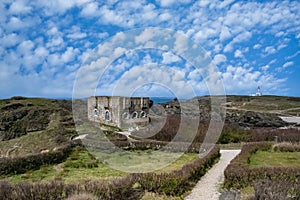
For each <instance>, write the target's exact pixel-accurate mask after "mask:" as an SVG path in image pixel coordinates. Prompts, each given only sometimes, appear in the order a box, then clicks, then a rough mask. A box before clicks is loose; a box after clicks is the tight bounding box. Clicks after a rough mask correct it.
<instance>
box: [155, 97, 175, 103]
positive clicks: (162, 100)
mask: <svg viewBox="0 0 300 200" xmlns="http://www.w3.org/2000/svg"><path fill="white" fill-rule="evenodd" d="M174 98H175V97H150V99H151V100H152V101H153V102H154V103H155V104H158V103H166V102H169V101H172V100H173V99H174Z"/></svg>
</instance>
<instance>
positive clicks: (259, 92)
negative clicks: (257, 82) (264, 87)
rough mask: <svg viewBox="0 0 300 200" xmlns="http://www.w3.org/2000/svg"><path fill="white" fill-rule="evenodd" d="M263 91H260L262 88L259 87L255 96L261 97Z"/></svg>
mask: <svg viewBox="0 0 300 200" xmlns="http://www.w3.org/2000/svg"><path fill="white" fill-rule="evenodd" d="M261 95H262V94H261V91H260V86H258V87H257V92H256V94H255V96H261Z"/></svg>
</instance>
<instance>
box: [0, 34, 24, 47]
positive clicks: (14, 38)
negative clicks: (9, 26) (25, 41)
mask: <svg viewBox="0 0 300 200" xmlns="http://www.w3.org/2000/svg"><path fill="white" fill-rule="evenodd" d="M20 41H21V38H20V36H19V35H17V34H16V33H11V34H9V35H4V36H3V37H2V38H0V45H1V46H2V47H4V48H5V47H11V46H15V45H16V44H18V43H19V42H20Z"/></svg>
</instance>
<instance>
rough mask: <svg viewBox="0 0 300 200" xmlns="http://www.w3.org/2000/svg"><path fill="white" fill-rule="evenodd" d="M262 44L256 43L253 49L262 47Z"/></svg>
mask: <svg viewBox="0 0 300 200" xmlns="http://www.w3.org/2000/svg"><path fill="white" fill-rule="evenodd" d="M261 46H262V45H261V44H255V45H254V46H253V49H260V48H261Z"/></svg>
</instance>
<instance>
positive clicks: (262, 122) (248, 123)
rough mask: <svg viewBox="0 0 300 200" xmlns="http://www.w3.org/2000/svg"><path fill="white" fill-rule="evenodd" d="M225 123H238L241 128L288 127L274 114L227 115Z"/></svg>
mask: <svg viewBox="0 0 300 200" xmlns="http://www.w3.org/2000/svg"><path fill="white" fill-rule="evenodd" d="M226 122H228V123H238V124H239V125H240V126H242V127H284V126H288V125H290V124H289V123H287V122H285V121H283V120H282V119H281V118H280V117H278V116H277V115H275V114H269V113H259V112H253V111H246V112H233V113H227V114H226Z"/></svg>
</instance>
